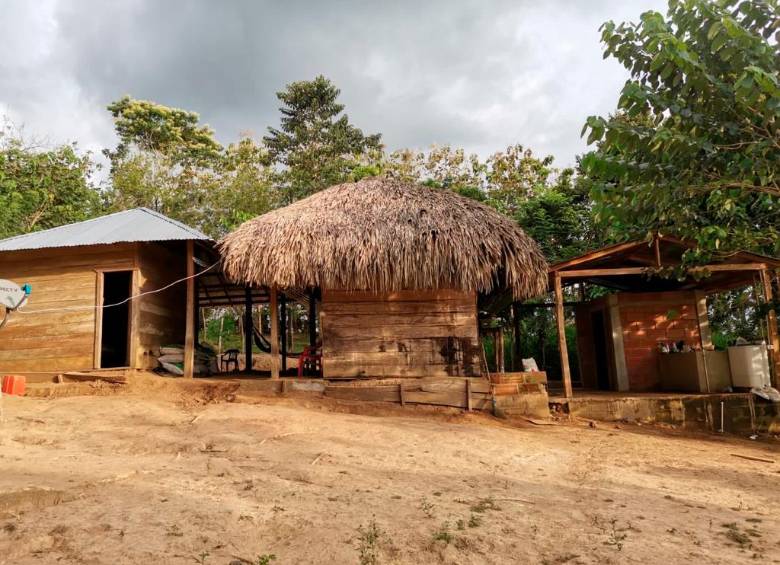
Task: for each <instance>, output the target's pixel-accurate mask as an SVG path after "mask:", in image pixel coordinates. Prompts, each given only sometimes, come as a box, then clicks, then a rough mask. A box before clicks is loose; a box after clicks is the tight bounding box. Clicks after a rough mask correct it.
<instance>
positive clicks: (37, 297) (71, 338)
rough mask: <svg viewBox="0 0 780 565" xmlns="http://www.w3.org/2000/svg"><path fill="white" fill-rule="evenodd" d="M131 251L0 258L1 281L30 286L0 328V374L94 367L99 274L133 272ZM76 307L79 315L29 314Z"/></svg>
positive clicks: (92, 249)
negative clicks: (17, 309) (23, 303)
mask: <svg viewBox="0 0 780 565" xmlns="http://www.w3.org/2000/svg"><path fill="white" fill-rule="evenodd" d="M133 267H134V247H133V246H132V245H130V244H123V245H112V246H89V247H70V248H62V249H45V250H30V251H13V252H3V253H0V277H2V278H5V279H9V280H12V281H14V282H16V283H18V284H24V283H29V284H30V285H32V294H31V295H30V298H29V300H28V302H27V304H26V306H25V307H24V308H23V310H25V311H26V312H29V313H28V314H21V313H14V314H11V318H10V320H9V322H8V323H7V324H6V326H5V327H4V328H3V329H0V374H6V373H22V374H30V375H34V374H44V373H47V372H48V373H52V374H53V373H57V372H61V371H66V370H80V369H92V368H94V360H95V351H94V348H95V329H96V314H95V310H94V309H81V308H84V307H92V306H95V304H96V303H97V294H96V292H97V277H98V275H97V270H98V269H125V268H126V269H132V268H133ZM70 307H77V308H80V309H78V310H73V311H60V312H43V313H40V314H35V313H33V312H34V311H35V310H48V309H54V308H56V309H61V308H70Z"/></svg>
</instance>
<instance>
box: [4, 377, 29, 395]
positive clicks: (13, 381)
mask: <svg viewBox="0 0 780 565" xmlns="http://www.w3.org/2000/svg"><path fill="white" fill-rule="evenodd" d="M25 382H26V379H25V378H24V377H20V376H19V375H6V376H4V377H3V394H16V395H19V396H24V387H25Z"/></svg>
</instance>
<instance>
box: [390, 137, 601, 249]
mask: <svg viewBox="0 0 780 565" xmlns="http://www.w3.org/2000/svg"><path fill="white" fill-rule="evenodd" d="M383 171H384V174H386V175H388V176H393V177H396V178H400V179H404V180H407V181H412V182H420V183H422V184H425V185H427V186H431V187H435V188H442V189H449V190H453V191H455V192H457V193H459V194H461V195H463V196H467V197H469V198H473V199H474V200H478V201H480V202H484V203H486V204H488V205H490V206H492V207H494V208H496V209H497V210H498V211H500V212H502V213H504V214H507V215H509V216H511V217H512V218H514V219H515V220H516V221H517V222H518V223H519V224H520V225H521V226H522V227H523V229H524V230H525V231H526V233H528V235H530V236H531V237H532V238H534V239H535V240H536V241H537V242H538V243H539V245H540V246H541V248H542V250H543V252H544V253H545V256H546V257H547V259H548V260H549V261H551V262H555V261H560V260H564V259H568V258H570V257H573V256H575V255H578V254H580V253H582V252H584V251H585V250H586V249H587V248H589V247H593V246H596V245H597V242H598V240H599V238H598V236H597V233H596V231H595V230H594V229H593V226H592V222H591V202H590V199H589V197H588V192H589V184H588V180H587V179H586V178H585V177H583V176H581V175H577V174H576V173H575V171H574V170H573V169H563V170H558V169H556V168H554V167H553V158H552V157H551V156H547V157H544V158H539V157H536V156H534V154H533V153H532V152H531V150H530V149H526V148H524V147H523V146H522V145H512V146H509V147H507V149H506V150H505V151H499V152H497V153H494V154H493V155H491V156H490V157H489V158H488V159H486V160H484V161H483V160H481V159H480V158H479V157H478V156H477V155H467V154H466V152H465V151H464V150H463V149H455V148H453V147H451V146H449V145H444V146H433V147H432V148H431V149H430V151H428V152H418V153H415V152H413V151H410V150H408V149H404V150H401V151H396V152H394V153H392V154H391V155H390V156H389V157H388V158H387V160H386V161H385V163H384V164H383Z"/></svg>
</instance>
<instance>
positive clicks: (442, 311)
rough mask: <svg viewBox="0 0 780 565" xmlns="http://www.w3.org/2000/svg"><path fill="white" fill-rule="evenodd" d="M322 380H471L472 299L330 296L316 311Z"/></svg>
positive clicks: (476, 367)
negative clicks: (321, 337) (317, 314)
mask: <svg viewBox="0 0 780 565" xmlns="http://www.w3.org/2000/svg"><path fill="white" fill-rule="evenodd" d="M320 321H321V323H322V334H323V338H324V339H323V368H324V376H325V378H326V379H354V378H376V379H381V378H389V377H404V378H410V379H415V378H422V377H453V376H455V377H473V376H477V375H478V374H479V372H480V347H479V338H478V330H477V303H476V295H475V293H469V292H461V291H454V290H437V291H401V292H391V293H370V292H347V291H334V290H328V291H325V292H324V294H323V299H322V307H321V311H320Z"/></svg>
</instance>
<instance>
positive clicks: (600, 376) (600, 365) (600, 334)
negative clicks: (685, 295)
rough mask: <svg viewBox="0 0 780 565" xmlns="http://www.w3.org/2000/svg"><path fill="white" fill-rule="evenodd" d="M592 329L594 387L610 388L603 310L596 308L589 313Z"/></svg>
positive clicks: (599, 388) (600, 388)
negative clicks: (594, 363)
mask: <svg viewBox="0 0 780 565" xmlns="http://www.w3.org/2000/svg"><path fill="white" fill-rule="evenodd" d="M590 323H591V329H592V330H593V349H594V350H595V351H594V352H595V354H596V355H595V356H596V387H597V388H598V390H611V389H612V387H611V385H610V382H609V357H608V356H607V326H606V324H605V323H604V311H603V310H596V311H595V312H593V313H591V315H590Z"/></svg>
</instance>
